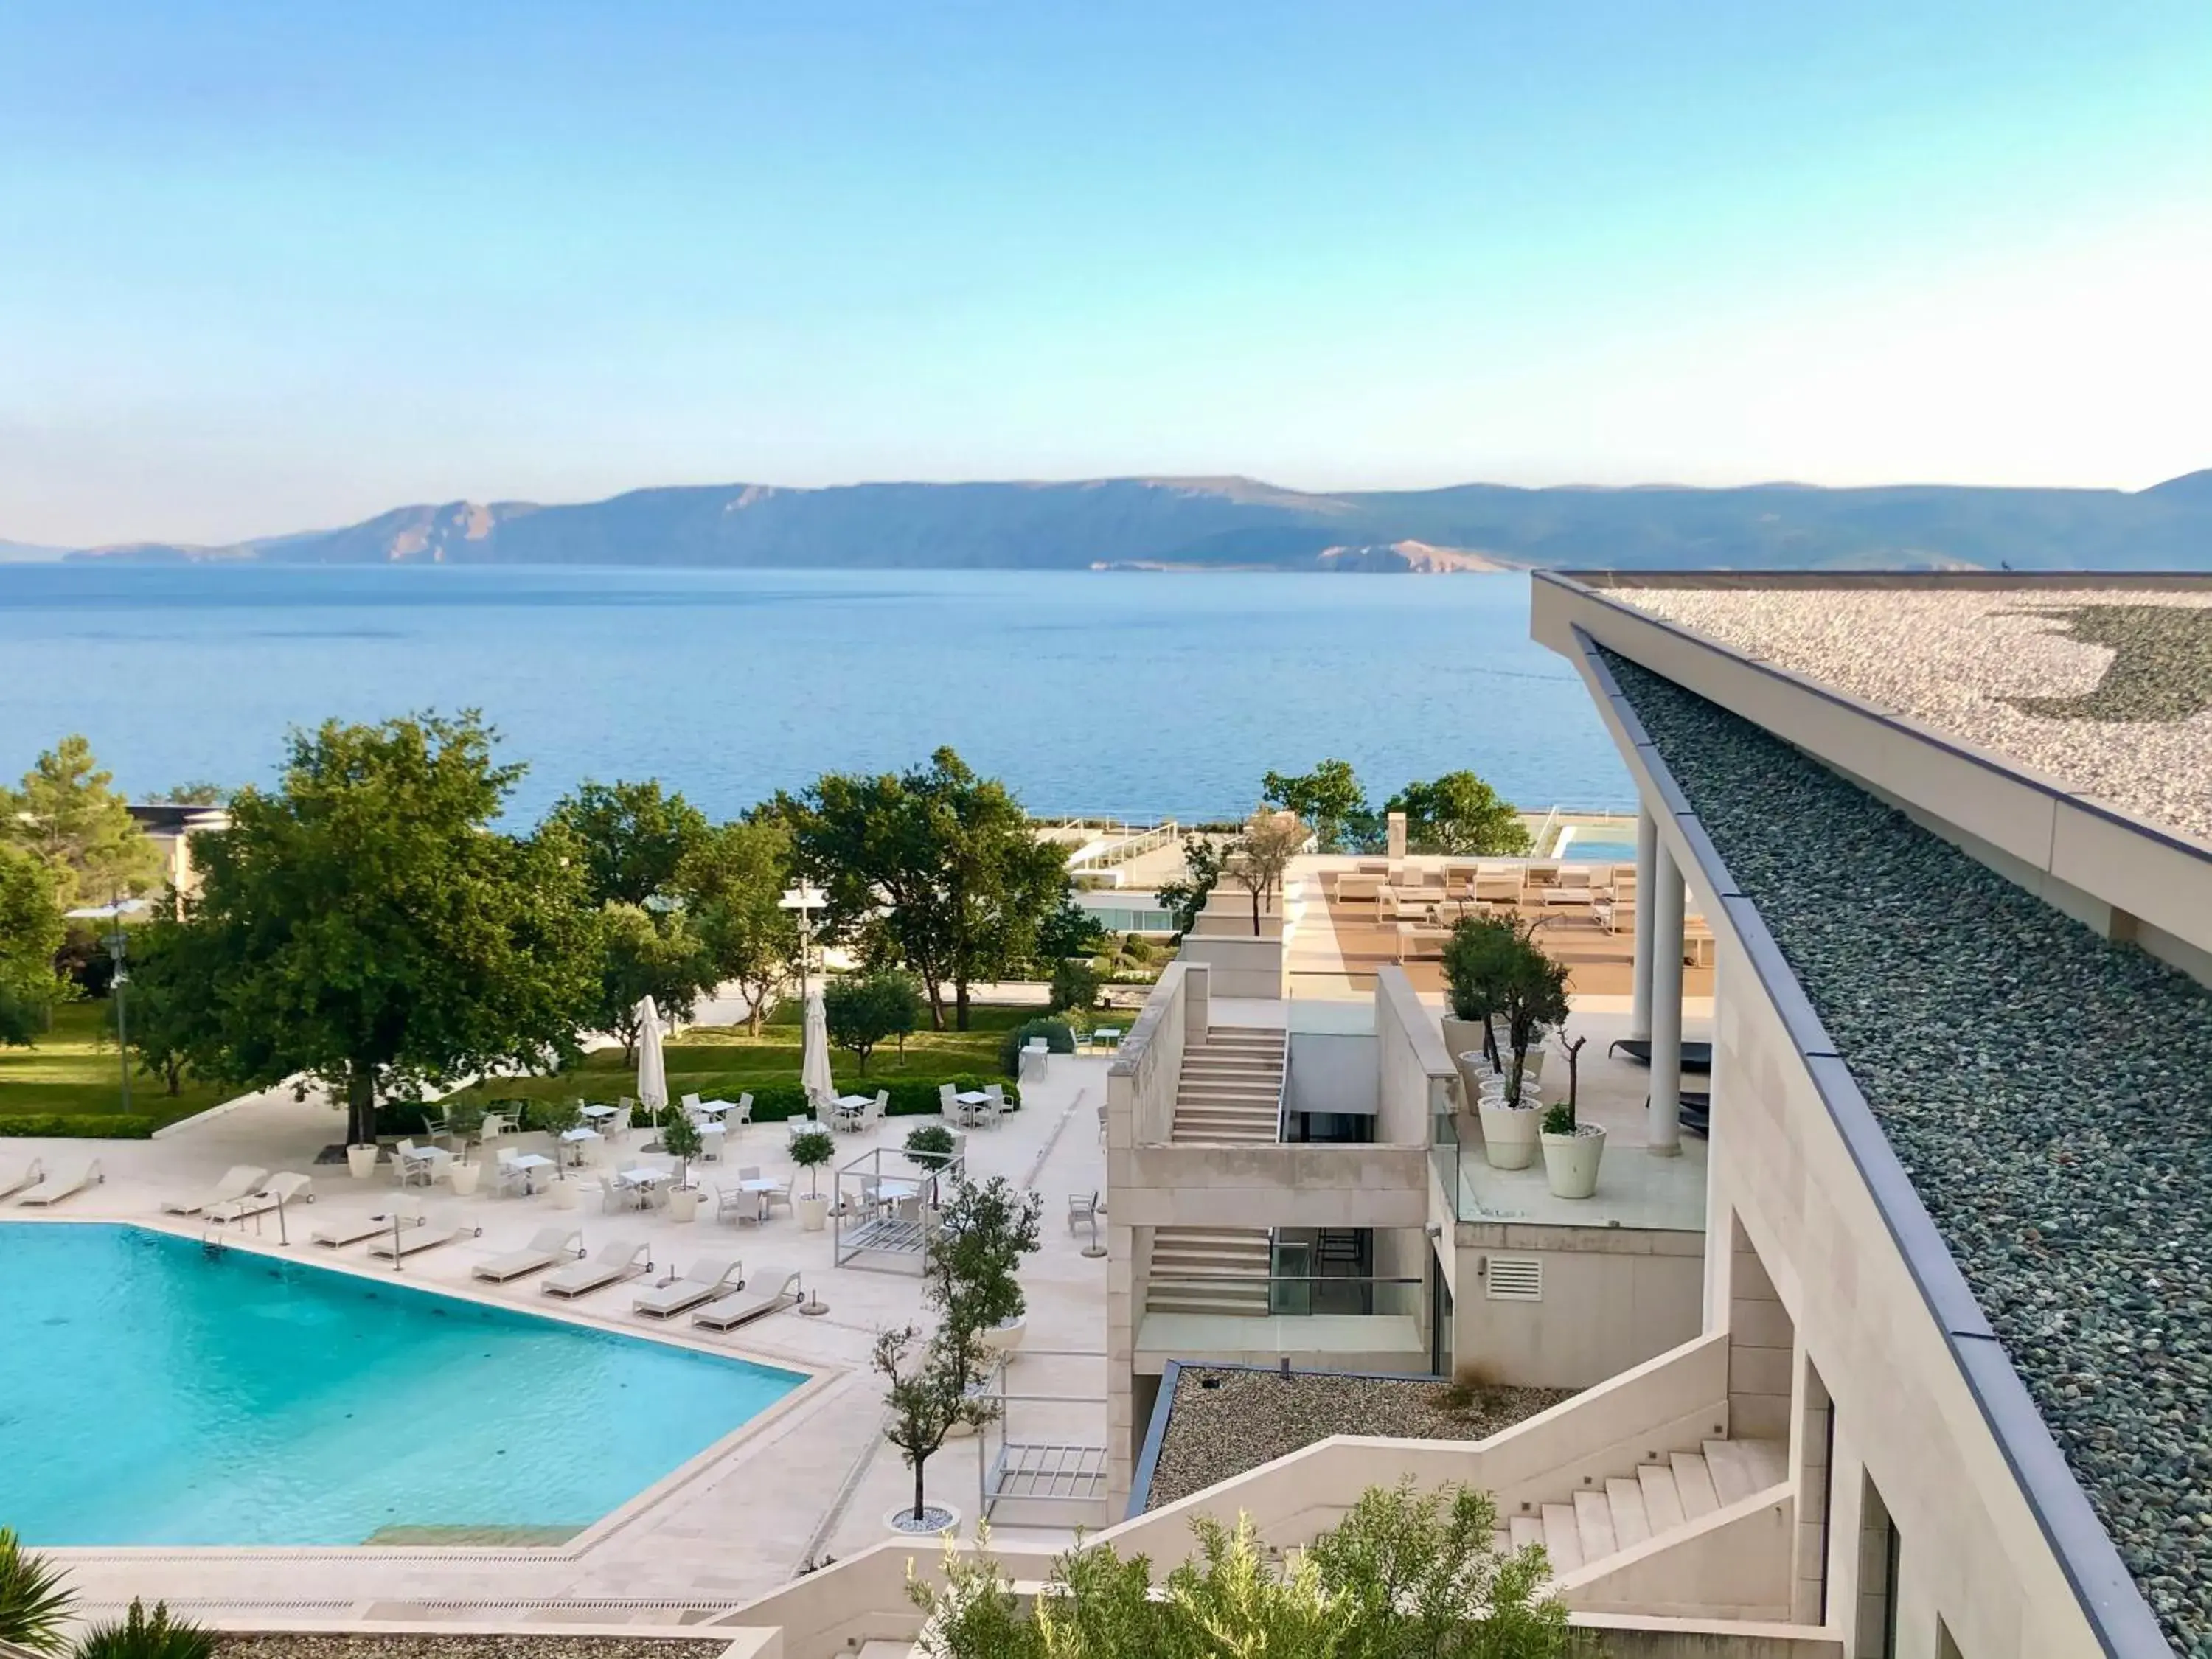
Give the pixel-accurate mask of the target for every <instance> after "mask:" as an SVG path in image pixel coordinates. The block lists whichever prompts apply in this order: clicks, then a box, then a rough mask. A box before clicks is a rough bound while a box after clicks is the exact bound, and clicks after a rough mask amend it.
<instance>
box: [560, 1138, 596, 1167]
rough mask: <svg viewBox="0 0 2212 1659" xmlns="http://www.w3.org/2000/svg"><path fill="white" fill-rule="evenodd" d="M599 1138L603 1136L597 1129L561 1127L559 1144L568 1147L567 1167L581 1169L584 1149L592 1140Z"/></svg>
mask: <svg viewBox="0 0 2212 1659" xmlns="http://www.w3.org/2000/svg"><path fill="white" fill-rule="evenodd" d="M599 1139H603V1137H602V1136H601V1135H600V1133H599V1131H598V1130H597V1129H563V1130H562V1132H561V1144H562V1146H563V1147H565V1148H567V1149H568V1154H569V1157H568V1164H569V1167H570V1168H571V1169H577V1170H580V1169H582V1168H583V1167H584V1152H585V1149H586V1147H588V1146H590V1145H591V1144H592V1142H593V1141H595V1140H599Z"/></svg>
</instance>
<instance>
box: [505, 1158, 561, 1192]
mask: <svg viewBox="0 0 2212 1659" xmlns="http://www.w3.org/2000/svg"><path fill="white" fill-rule="evenodd" d="M552 1167H553V1160H552V1159H551V1158H548V1157H546V1156H545V1154H544V1153H543V1152H525V1153H523V1154H522V1155H521V1156H520V1158H509V1159H508V1160H507V1168H508V1169H510V1170H521V1171H522V1194H523V1196H524V1197H526V1198H534V1197H536V1196H537V1194H538V1171H539V1170H550V1169H551V1168H552Z"/></svg>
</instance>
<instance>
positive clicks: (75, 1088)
mask: <svg viewBox="0 0 2212 1659" xmlns="http://www.w3.org/2000/svg"><path fill="white" fill-rule="evenodd" d="M120 1073H121V1066H119V1064H118V1061H117V1060H116V1057H115V1038H114V1035H113V1034H112V1032H111V1031H109V1030H108V1029H107V1005H106V1003H105V1002H68V1003H64V1004H63V1005H62V1006H60V1007H58V1008H57V1009H55V1010H54V1028H53V1030H51V1031H49V1032H47V1033H46V1035H45V1036H42V1037H40V1039H39V1041H38V1042H37V1043H36V1045H35V1046H33V1047H32V1048H0V1115H5V1116H15V1117H20V1116H22V1115H26V1114H32V1113H46V1112H60V1113H65V1114H70V1115H98V1116H103V1117H113V1116H118V1115H121V1113H122V1110H123V1088H122V1079H121V1075H120ZM234 1092H235V1091H233V1090H230V1089H227V1088H223V1087H222V1086H220V1085H215V1084H210V1083H198V1082H195V1081H193V1080H191V1079H185V1084H184V1086H183V1089H182V1090H181V1091H180V1092H179V1093H178V1094H175V1095H170V1094H167V1093H166V1092H165V1091H164V1085H163V1084H162V1082H161V1079H159V1078H156V1077H149V1076H148V1075H147V1074H146V1073H144V1072H143V1071H133V1072H132V1073H131V1112H132V1115H134V1116H135V1115H144V1116H147V1117H149V1118H150V1119H152V1120H153V1122H152V1125H151V1127H160V1126H161V1124H164V1123H173V1122H174V1121H176V1120H177V1119H179V1118H180V1117H190V1116H191V1115H192V1114H193V1113H194V1112H198V1111H204V1110H205V1109H207V1108H208V1107H210V1106H214V1105H218V1104H220V1103H222V1102H223V1101H225V1100H227V1099H228V1098H229V1097H230V1096H231V1095H232V1094H233V1093H234Z"/></svg>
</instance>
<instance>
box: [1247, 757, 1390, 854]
mask: <svg viewBox="0 0 2212 1659" xmlns="http://www.w3.org/2000/svg"><path fill="white" fill-rule="evenodd" d="M1260 799H1261V801H1262V802H1263V803H1265V804H1266V805H1269V806H1277V807H1280V808H1281V809H1282V810H1283V811H1286V812H1291V813H1295V814H1296V815H1297V817H1298V818H1299V820H1300V821H1301V822H1303V823H1304V824H1305V825H1306V827H1307V829H1309V830H1310V832H1311V833H1312V836H1313V838H1314V849H1315V850H1316V852H1322V853H1356V852H1363V851H1364V850H1366V849H1367V848H1370V847H1371V846H1373V845H1374V844H1375V842H1376V840H1377V839H1378V838H1379V837H1380V836H1381V834H1382V825H1381V822H1380V820H1378V819H1377V818H1376V815H1375V811H1374V809H1373V808H1371V807H1370V806H1369V805H1368V804H1367V791H1366V790H1365V789H1364V788H1362V787H1360V783H1359V779H1358V775H1356V774H1355V773H1354V772H1353V771H1352V763H1351V762H1349V761H1340V760H1325V761H1323V762H1322V763H1321V764H1320V765H1318V766H1316V767H1315V768H1314V769H1313V770H1312V771H1310V772H1300V773H1297V774H1285V773H1281V772H1270V773H1268V774H1267V776H1266V777H1264V778H1262V779H1261V782H1260Z"/></svg>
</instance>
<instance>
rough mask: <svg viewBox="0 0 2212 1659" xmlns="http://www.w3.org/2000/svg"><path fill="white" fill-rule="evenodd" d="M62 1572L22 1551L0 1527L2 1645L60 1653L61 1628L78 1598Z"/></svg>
mask: <svg viewBox="0 0 2212 1659" xmlns="http://www.w3.org/2000/svg"><path fill="white" fill-rule="evenodd" d="M64 1577H65V1575H64V1573H63V1571H62V1570H61V1569H60V1568H59V1567H58V1566H55V1565H52V1563H51V1562H49V1561H48V1560H47V1559H46V1558H45V1557H44V1556H41V1555H35V1554H33V1553H31V1552H30V1551H29V1550H27V1549H25V1548H24V1547H23V1545H22V1541H21V1539H19V1538H17V1537H16V1536H15V1533H14V1532H13V1531H12V1530H11V1529H9V1528H6V1527H0V1642H13V1643H14V1644H15V1645H16V1646H17V1647H19V1648H28V1649H30V1650H32V1651H33V1653H59V1652H60V1651H61V1650H62V1645H63V1644H62V1627H63V1626H64V1625H65V1624H66V1623H67V1622H68V1620H69V1616H70V1607H72V1606H74V1605H75V1604H76V1592H75V1591H73V1590H71V1589H70V1588H69V1587H68V1585H67V1584H66V1583H64Z"/></svg>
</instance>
